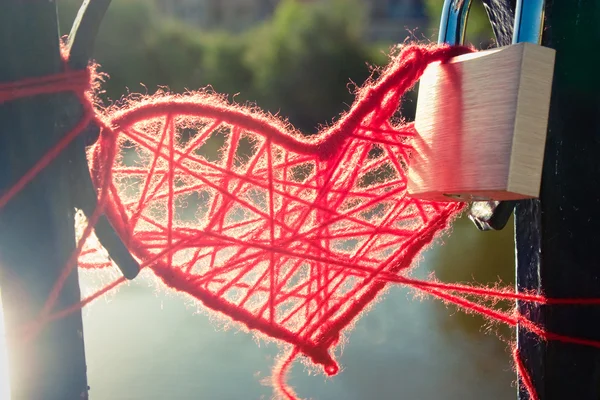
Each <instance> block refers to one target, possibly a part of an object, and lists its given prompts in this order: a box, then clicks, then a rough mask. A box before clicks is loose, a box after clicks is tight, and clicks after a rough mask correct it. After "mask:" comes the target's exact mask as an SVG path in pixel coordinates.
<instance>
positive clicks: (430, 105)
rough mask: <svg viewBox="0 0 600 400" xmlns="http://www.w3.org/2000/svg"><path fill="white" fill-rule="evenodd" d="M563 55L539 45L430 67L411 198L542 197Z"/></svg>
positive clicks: (423, 84)
mask: <svg viewBox="0 0 600 400" xmlns="http://www.w3.org/2000/svg"><path fill="white" fill-rule="evenodd" d="M554 58H555V51H554V50H553V49H550V48H547V47H542V46H538V45H535V44H531V43H518V44H514V45H511V46H505V47H500V48H495V49H491V50H487V51H482V52H477V53H472V54H465V55H462V56H459V57H455V58H453V59H452V60H450V61H449V62H447V63H444V64H435V65H430V66H429V67H428V68H427V69H426V71H425V73H424V74H423V76H422V77H421V80H420V83H419V93H418V100H417V113H416V118H415V128H416V130H417V132H418V135H417V137H416V138H415V139H414V140H413V146H414V148H415V152H414V157H413V158H412V159H411V162H410V165H409V171H408V193H409V195H410V196H411V197H415V198H420V199H425V200H435V201H480V200H517V199H524V198H533V197H537V196H538V195H539V190H540V184H541V174H542V165H543V158H544V147H545V142H546V132H547V126H548V112H549V107H550V95H551V89H552V76H553V72H554Z"/></svg>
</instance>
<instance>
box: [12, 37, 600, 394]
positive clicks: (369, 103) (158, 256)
mask: <svg viewBox="0 0 600 400" xmlns="http://www.w3.org/2000/svg"><path fill="white" fill-rule="evenodd" d="M468 51H471V50H470V49H466V48H463V47H449V46H445V45H442V46H417V45H411V46H407V47H405V48H404V49H403V50H402V51H401V52H400V53H399V54H398V55H396V56H395V57H394V58H393V59H392V60H391V62H390V64H389V65H388V67H387V68H385V69H384V70H383V71H382V73H381V75H380V77H379V78H378V79H376V80H370V81H368V82H367V83H366V84H365V85H364V86H363V87H362V88H361V89H360V90H359V91H358V92H357V95H356V101H355V103H354V105H353V106H352V107H351V109H350V110H349V112H348V113H346V114H345V115H343V116H342V117H341V118H340V119H339V120H338V122H337V123H335V124H334V125H333V126H331V127H330V128H327V129H325V130H323V131H322V132H321V133H320V134H318V135H316V136H313V137H305V136H302V135H300V134H299V133H298V132H296V131H295V130H294V129H293V128H292V127H290V126H289V125H288V124H286V123H285V122H283V121H282V120H280V119H277V118H274V117H273V116H270V115H267V114H264V113H262V112H261V111H259V110H257V109H251V108H244V107H240V106H236V105H232V104H230V103H228V102H226V101H225V99H224V98H222V97H220V96H218V95H216V94H211V93H208V92H194V93H187V94H185V95H171V94H159V95H156V96H152V97H145V98H141V99H138V100H130V101H129V103H128V104H126V105H124V106H122V107H121V108H119V109H112V110H108V112H106V113H103V114H100V113H98V114H96V115H95V116H94V115H92V114H91V112H88V113H87V116H86V117H85V118H83V119H82V121H81V122H80V123H79V124H78V126H77V127H75V128H74V129H73V130H72V131H71V132H69V133H68V134H67V135H65V137H64V138H63V140H62V141H61V142H60V143H58V144H57V145H56V146H55V148H53V149H52V150H51V151H50V152H49V153H48V154H47V155H46V156H45V157H44V158H43V159H42V160H40V162H39V163H38V164H36V166H35V167H33V168H32V170H31V171H30V172H29V173H28V174H26V175H25V176H24V177H23V178H22V179H21V180H19V182H17V183H16V184H15V185H14V186H13V187H12V188H11V189H9V190H8V191H7V192H5V193H4V194H3V195H2V196H0V208H1V207H2V206H3V205H5V204H6V203H7V202H8V201H9V200H10V199H11V198H12V197H13V196H14V194H15V193H17V192H18V191H19V190H20V189H21V188H22V187H23V186H25V185H26V184H27V183H28V182H29V181H30V180H31V179H32V178H33V177H34V176H35V175H36V173H37V172H39V170H41V169H42V168H43V167H44V166H45V165H47V163H48V162H49V161H50V160H52V159H53V158H54V157H56V156H57V155H58V154H59V153H60V151H61V150H62V149H63V148H64V147H65V146H66V145H67V144H68V143H69V142H70V141H71V140H72V139H73V138H74V137H75V136H76V135H77V134H79V133H80V132H81V130H82V129H83V128H85V126H86V125H87V124H88V123H89V122H90V121H91V120H92V119H93V120H94V123H96V124H98V125H99V126H100V127H101V133H100V137H99V140H98V142H97V143H96V145H95V146H94V147H93V148H92V149H91V150H90V153H89V162H90V171H91V176H92V180H93V182H94V184H95V186H96V188H97V190H98V196H99V201H98V207H97V209H96V210H95V211H94V213H93V215H91V216H90V218H89V220H88V224H87V226H86V227H85V229H84V231H83V233H82V235H81V239H80V240H79V242H78V245H77V249H76V251H75V253H74V254H73V255H72V257H71V259H70V260H69V261H68V263H67V265H66V266H65V269H64V271H63V274H62V275H61V277H60V279H59V280H58V281H57V283H56V285H55V287H54V289H53V291H52V293H51V295H50V296H49V298H48V301H47V303H46V305H45V307H44V309H43V310H42V313H41V314H40V316H39V319H38V320H37V321H33V322H32V325H31V326H29V327H28V330H27V331H26V332H27V335H26V337H28V338H31V337H32V336H33V335H35V333H36V332H38V331H39V329H42V328H43V325H44V324H45V323H47V322H49V321H52V320H56V319H58V318H61V317H63V316H65V315H67V314H69V313H70V312H73V311H75V310H77V309H79V308H81V307H83V306H84V305H86V304H88V303H89V302H90V301H93V300H94V299H96V298H98V297H99V296H101V295H102V294H104V293H106V292H108V291H109V290H111V289H113V288H114V287H116V286H118V285H119V284H120V283H122V282H124V278H119V279H117V280H116V281H114V282H112V283H111V284H109V285H107V286H105V287H104V288H102V289H101V290H99V291H98V292H96V293H94V294H92V295H90V296H88V297H87V298H85V299H83V300H82V301H81V302H80V303H78V304H75V305H73V306H72V307H70V308H68V309H65V310H59V311H55V310H54V305H55V302H56V299H57V297H58V294H59V292H60V290H61V288H62V285H63V284H64V281H65V280H66V277H67V276H68V275H69V274H70V272H71V271H72V269H73V268H74V267H75V265H77V264H78V261H79V265H80V266H81V267H84V268H103V267H106V266H108V265H111V264H110V263H102V262H98V261H95V259H94V257H93V255H94V252H95V250H96V249H95V248H94V247H90V246H89V243H88V239H89V238H90V235H91V234H92V232H93V227H94V224H95V222H96V221H97V219H98V218H99V216H100V215H101V214H102V213H105V214H106V215H107V216H108V217H109V219H110V221H111V223H112V224H113V226H114V228H115V229H116V230H117V232H118V233H119V235H120V237H121V239H122V240H123V241H124V243H126V245H127V246H128V248H129V250H130V251H131V252H132V254H133V255H134V256H135V257H136V258H138V259H139V260H140V261H141V265H142V267H144V268H149V269H151V270H152V271H153V272H154V274H155V275H156V276H157V277H159V278H160V279H161V280H162V282H164V284H165V285H166V286H168V287H170V288H172V289H174V290H177V291H180V292H183V293H186V294H188V295H190V296H192V297H194V298H195V299H197V300H198V301H200V302H202V303H203V304H204V305H205V306H206V307H208V308H210V309H212V310H214V311H216V312H218V313H220V314H222V315H225V316H227V317H228V318H229V319H231V320H232V321H235V322H237V323H239V324H240V326H242V327H246V328H247V329H249V330H252V331H254V332H258V333H260V334H262V335H264V336H266V337H268V338H272V339H277V340H280V341H282V342H284V343H286V344H287V345H288V347H289V351H288V354H287V356H286V357H284V358H283V359H282V360H281V362H280V363H279V365H278V366H277V368H276V371H275V373H274V377H273V383H274V386H275V388H276V390H277V391H278V393H279V394H280V395H282V396H284V397H287V398H289V399H295V398H296V395H295V393H294V392H293V390H292V389H291V388H289V387H288V386H287V385H286V382H285V375H286V372H287V370H288V369H289V367H290V365H291V364H292V362H293V360H294V359H295V358H296V357H297V356H298V355H301V354H302V355H304V356H306V357H308V358H309V359H310V360H311V361H312V362H313V363H315V364H320V365H322V366H323V369H324V371H325V373H326V374H328V375H333V374H336V373H337V371H338V369H339V367H338V365H337V363H336V361H335V360H334V358H333V356H332V354H331V351H332V349H333V348H334V347H335V346H336V345H337V344H338V343H339V342H340V339H341V335H342V334H343V332H344V331H345V330H347V329H349V327H350V325H351V324H352V323H353V322H355V321H356V319H357V318H358V316H359V315H360V314H361V313H362V312H363V311H364V310H365V308H366V307H367V306H368V305H369V304H371V303H372V302H373V301H375V300H377V298H378V296H379V295H380V294H381V293H382V292H383V291H384V290H385V289H386V288H387V287H388V283H396V284H402V285H408V286H410V287H412V288H414V289H415V290H417V291H419V292H421V293H424V294H427V295H431V296H433V297H436V298H439V299H441V300H442V301H444V302H449V303H452V304H455V305H456V306H458V307H459V308H461V309H463V310H466V311H468V312H475V313H478V314H481V315H484V316H486V317H487V318H489V319H491V320H493V321H498V322H501V323H505V324H508V325H511V326H516V325H517V324H519V325H520V326H521V327H522V328H524V329H527V330H529V331H531V332H533V333H535V334H536V335H538V336H539V337H540V338H541V339H543V340H559V341H562V342H569V343H577V344H582V345H587V346H593V347H600V342H597V341H592V340H586V339H579V338H572V337H568V336H564V335H559V334H556V333H552V332H548V331H546V330H544V329H543V328H542V327H539V326H537V325H535V324H534V323H532V322H531V321H529V320H527V319H526V318H525V317H524V316H522V315H520V314H519V313H518V311H517V310H515V311H513V312H511V313H508V312H505V311H501V310H498V309H494V308H491V307H489V306H487V305H486V303H485V300H488V299H504V300H519V301H527V302H536V303H545V304H600V299H547V298H545V297H544V296H542V295H538V294H528V293H514V291H511V289H508V288H506V289H502V290H498V289H490V288H487V287H475V286H468V285H459V284H445V283H442V282H438V281H435V280H429V281H423V280H418V279H413V278H410V276H409V270H410V267H411V264H412V262H413V260H414V259H415V257H416V256H417V255H418V254H419V253H420V252H421V251H422V250H423V249H424V248H425V247H426V246H428V245H429V244H430V243H431V242H432V240H433V239H434V238H435V237H436V235H437V234H438V233H439V232H440V231H442V230H444V229H445V228H447V227H448V226H449V223H450V222H451V221H452V219H453V218H454V217H455V216H456V215H457V214H458V213H459V211H460V210H461V209H462V208H463V204H462V203H434V202H426V201H420V200H415V199H412V198H410V197H407V196H406V168H407V166H408V164H409V163H410V159H411V152H412V151H413V150H412V147H411V138H413V137H414V136H415V135H418V133H417V132H416V131H415V130H414V128H413V126H412V125H411V124H402V123H401V121H400V120H398V119H395V114H396V111H397V109H398V106H399V103H400V101H401V97H402V95H403V94H404V93H405V92H406V91H407V90H409V89H410V88H411V87H412V86H413V85H414V84H415V83H416V81H417V80H418V79H419V77H420V76H421V74H422V73H423V71H424V69H425V68H426V66H427V65H429V64H430V63H432V62H444V61H445V60H448V59H449V58H451V57H453V56H456V55H459V54H463V53H465V52H468ZM75 78H76V79H75ZM90 79H91V78H90V75H89V74H87V75H84V74H83V73H79V72H77V73H75V72H68V73H65V74H61V75H57V76H53V77H48V78H40V79H32V80H27V81H22V82H17V83H14V84H9V85H4V86H0V102H2V101H10V100H13V99H15V98H18V97H22V96H32V95H36V94H40V93H52V92H57V91H63V90H74V91H77V92H78V93H83V92H84V90H86V89H88V88H89V85H90ZM81 82H84V83H85V84H83V85H82V84H81ZM80 97H81V99H82V101H83V102H84V104H87V105H88V106H87V109H88V110H92V107H91V106H90V104H91V103H90V100H89V98H85V96H80ZM86 246H87V247H86ZM90 256H92V257H90ZM513 356H514V359H515V367H516V369H517V372H518V373H519V375H520V376H521V377H522V383H523V385H524V387H525V388H526V389H527V391H528V392H529V394H530V397H531V398H532V399H537V395H536V393H535V389H534V386H533V384H532V382H531V379H530V377H529V375H528V374H527V371H526V369H525V368H524V366H523V363H522V360H521V358H520V356H519V354H518V352H517V350H516V349H515V350H514V353H513Z"/></svg>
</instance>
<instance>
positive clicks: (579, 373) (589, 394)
mask: <svg viewBox="0 0 600 400" xmlns="http://www.w3.org/2000/svg"><path fill="white" fill-rule="evenodd" d="M486 3H487V5H488V10H489V15H490V18H491V19H492V20H493V22H494V23H495V25H494V28H495V29H494V30H495V33H496V35H497V37H498V41H499V42H500V43H501V44H508V43H510V37H512V30H510V29H508V27H507V21H509V20H510V18H511V17H512V15H515V14H514V6H515V2H514V0H503V1H500V0H487V1H486ZM522 4H523V5H527V0H523V1H522ZM517 15H518V10H517ZM545 15H546V18H545V23H544V30H543V35H542V44H543V45H545V46H548V47H551V48H554V49H556V51H557V53H556V65H555V72H554V84H553V89H552V101H551V108H550V117H549V126H548V139H547V144H546V154H545V161H544V172H543V179H542V190H541V195H540V199H539V200H530V201H522V202H519V203H518V204H517V206H516V210H515V225H516V231H515V233H516V236H515V238H516V250H517V286H518V289H519V290H521V291H522V290H534V291H536V292H538V293H543V294H545V295H546V296H548V297H557V298H560V297H579V298H585V297H600V252H599V250H600V69H599V68H598V62H599V61H600V57H599V56H598V52H597V47H596V46H599V45H600V2H599V1H597V0H577V1H574V0H547V1H546V4H545ZM519 308H520V310H521V312H522V313H523V314H524V315H525V316H526V317H527V318H529V319H530V320H531V321H533V322H535V323H537V324H539V325H541V326H543V327H544V328H545V329H546V330H548V331H552V332H556V333H560V334H564V335H570V336H575V337H581V338H589V339H595V340H600V307H581V306H570V307H566V306H553V307H550V306H539V305H526V304H520V305H519ZM518 348H519V351H520V353H521V357H522V360H523V362H524V364H525V367H526V369H527V371H528V373H529V374H530V376H531V378H532V381H533V384H534V386H535V388H536V391H537V394H538V396H539V398H540V399H541V400H554V399H556V400H566V399H577V400H597V399H599V398H600V350H599V349H595V348H590V347H585V346H579V345H572V344H565V343H561V342H557V341H549V342H544V341H541V340H540V339H539V338H538V337H536V336H535V335H533V334H531V333H529V332H528V331H526V330H524V329H519V330H518ZM519 398H520V399H522V400H525V399H529V396H528V394H527V393H526V392H525V391H524V390H522V389H521V390H520V392H519Z"/></svg>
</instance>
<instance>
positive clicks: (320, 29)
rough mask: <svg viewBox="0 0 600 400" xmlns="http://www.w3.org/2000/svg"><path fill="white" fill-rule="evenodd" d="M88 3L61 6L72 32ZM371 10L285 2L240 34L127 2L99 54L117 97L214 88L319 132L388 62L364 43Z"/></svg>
mask: <svg viewBox="0 0 600 400" xmlns="http://www.w3.org/2000/svg"><path fill="white" fill-rule="evenodd" d="M80 4H81V1H80V0H61V2H60V3H59V14H60V19H61V21H63V24H62V25H63V27H64V29H63V33H64V34H66V33H68V32H67V29H68V26H69V23H70V21H72V20H73V18H74V16H75V15H76V11H77V8H78V7H79V5H80ZM362 7H363V6H362V3H361V2H360V1H359V0H330V1H326V2H315V3H308V4H307V3H301V2H297V1H294V0H283V1H282V2H281V3H280V4H279V5H278V7H277V9H276V12H275V14H274V16H273V18H272V19H271V20H268V21H265V22H264V23H262V24H261V25H259V26H257V27H256V28H253V29H252V30H250V31H246V32H245V33H243V34H237V35H236V34H232V33H228V32H215V31H210V32H205V31H201V30H199V29H198V28H196V27H193V26H190V25H186V24H184V23H182V22H180V21H174V20H171V19H169V18H167V17H165V16H162V15H161V14H159V13H158V11H157V9H156V7H155V5H154V3H153V2H152V1H151V0H119V1H115V2H113V4H112V5H111V7H110V8H109V11H108V12H107V15H106V17H105V19H104V21H103V24H102V27H101V31H100V33H99V36H98V39H97V42H96V49H95V57H96V60H97V61H98V62H99V63H100V65H101V67H102V70H103V71H105V72H107V73H108V74H109V75H110V80H109V81H108V82H107V83H106V85H105V89H106V96H107V97H108V98H111V99H113V100H117V99H119V98H120V97H121V96H122V95H124V94H127V91H128V90H130V91H132V92H140V91H141V92H146V91H147V92H149V93H153V92H154V91H155V90H156V89H157V88H158V86H159V85H165V86H168V87H169V88H170V89H171V90H173V91H181V90H184V89H190V90H194V89H199V88H202V87H205V86H209V85H210V86H211V87H212V88H214V90H215V91H217V92H220V93H229V94H236V98H235V99H236V101H238V102H243V101H251V102H256V103H257V104H258V105H260V106H261V107H262V108H266V109H268V110H270V111H272V112H273V113H279V114H280V115H282V116H284V117H287V118H289V120H290V122H292V123H293V124H294V125H295V126H297V127H299V128H301V129H303V130H305V131H314V129H315V128H316V127H317V126H318V125H319V124H322V123H327V122H329V121H331V120H332V118H334V117H336V116H337V115H338V114H339V113H340V112H342V111H344V110H345V109H347V107H348V105H349V104H351V103H352V101H353V94H352V93H351V89H353V87H352V86H351V85H349V84H350V82H354V83H356V85H361V84H362V83H363V81H364V80H365V79H366V78H367V77H368V76H369V75H370V67H369V65H373V64H381V63H383V62H385V61H386V59H387V58H386V57H385V56H384V55H383V53H381V52H379V53H378V52H376V51H373V48H372V47H371V46H370V45H368V44H367V43H365V42H364V41H363V40H362V37H363V27H364V20H363V19H364V16H365V12H363V11H364V10H363V8H362ZM141 83H143V85H144V87H142V86H140V85H141Z"/></svg>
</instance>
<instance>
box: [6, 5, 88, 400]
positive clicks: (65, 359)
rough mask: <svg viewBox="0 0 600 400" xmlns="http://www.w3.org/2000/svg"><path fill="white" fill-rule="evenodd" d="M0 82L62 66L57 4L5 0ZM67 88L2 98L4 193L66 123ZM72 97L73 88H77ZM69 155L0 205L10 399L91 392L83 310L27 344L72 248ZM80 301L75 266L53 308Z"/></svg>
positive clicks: (57, 399) (65, 397) (49, 399)
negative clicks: (28, 329) (26, 335)
mask: <svg viewBox="0 0 600 400" xmlns="http://www.w3.org/2000/svg"><path fill="white" fill-rule="evenodd" d="M0 54H1V56H0V57H1V58H0V82H2V83H5V82H13V81H16V80H19V79H23V78H27V77H36V76H43V75H48V74H53V73H56V72H59V71H61V68H62V67H61V59H60V54H59V38H58V26H57V16H56V4H55V2H54V1H52V0H50V1H49V0H27V1H22V0H0ZM65 96H66V95H65V94H56V95H43V96H37V97H34V98H27V99H21V100H15V101H11V102H7V103H3V104H0V193H2V192H3V191H5V190H6V189H7V188H8V187H10V186H11V185H12V184H13V183H14V182H15V181H16V180H17V179H18V178H19V177H20V176H22V175H23V174H24V173H25V172H26V171H27V169H29V168H30V167H31V166H32V165H33V164H34V163H35V162H36V161H37V160H38V159H39V158H40V157H41V156H42V155H43V154H44V153H45V152H46V151H47V150H48V149H50V148H51V147H52V146H53V145H54V144H55V143H56V142H57V141H58V140H59V138H60V137H62V135H64V134H65V133H66V132H67V131H68V130H69V129H70V127H71V126H70V124H71V122H68V121H70V120H71V116H70V115H68V112H69V110H67V107H65ZM72 96H74V95H72ZM70 168H71V165H70V162H69V160H68V159H67V158H66V157H60V158H58V159H57V160H55V161H54V162H52V163H51V164H50V165H49V166H48V167H47V168H45V169H44V170H43V171H42V172H41V173H40V174H39V175H38V176H37V177H36V178H35V179H34V180H33V181H32V182H31V183H30V184H29V185H27V187H25V188H24V189H23V190H22V191H21V192H20V194H19V195H18V196H16V197H15V198H13V200H12V201H11V202H9V203H8V204H7V205H6V206H5V207H4V208H2V209H1V210H0V290H1V291H2V292H1V293H2V303H3V309H4V316H5V327H6V331H7V332H6V334H7V344H8V358H9V375H10V385H11V392H12V395H11V398H12V400H75V399H78V400H79V399H86V398H87V397H88V390H87V378H86V363H85V355H84V343H83V327H82V318H81V312H76V313H73V314H71V315H69V316H67V317H65V318H63V319H61V320H59V321H55V322H52V323H50V324H48V325H47V326H46V327H45V328H44V329H43V330H42V331H41V332H40V333H39V335H37V336H36V337H35V338H34V340H32V341H29V342H23V340H22V338H23V334H22V331H21V329H22V327H23V326H26V325H27V324H29V323H31V322H32V321H34V320H35V319H36V318H37V316H38V315H39V312H40V310H41V309H42V307H43V305H44V303H45V301H46V299H47V298H48V295H49V293H50V291H51V289H52V286H53V285H54V283H55V282H56V280H57V279H58V277H59V275H60V273H61V271H62V270H63V268H64V266H65V264H66V261H67V259H68V257H69V256H70V255H71V253H72V252H73V250H74V248H75V235H74V227H73V202H72V200H71V199H72V196H71V195H72V193H71V190H72V189H71V185H70V183H69V178H68V177H69V172H70V171H69V170H70ZM79 299H80V291H79V283H78V278H77V271H76V269H75V270H74V271H73V272H72V273H71V275H70V276H69V278H68V279H67V281H66V283H65V285H64V287H63V290H62V291H61V293H60V296H59V298H58V301H57V304H56V307H58V308H64V307H66V306H69V305H72V304H75V303H77V302H78V301H79Z"/></svg>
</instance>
